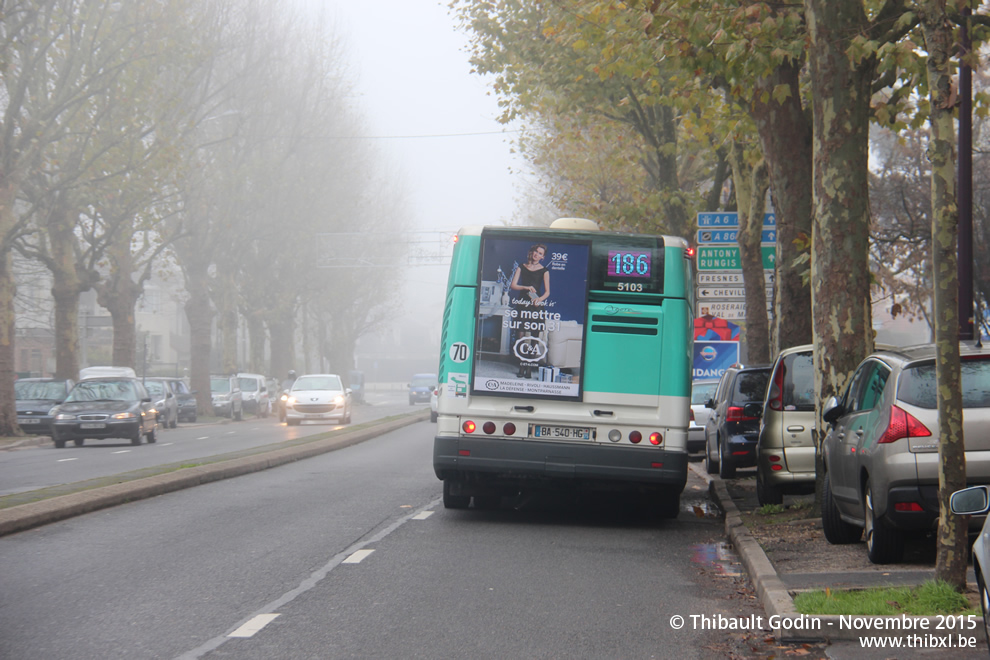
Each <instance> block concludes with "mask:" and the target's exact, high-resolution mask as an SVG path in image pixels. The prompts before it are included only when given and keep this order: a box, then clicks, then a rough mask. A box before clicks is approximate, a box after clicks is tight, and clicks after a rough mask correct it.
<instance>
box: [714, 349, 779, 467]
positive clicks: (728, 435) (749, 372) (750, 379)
mask: <svg viewBox="0 0 990 660" xmlns="http://www.w3.org/2000/svg"><path fill="white" fill-rule="evenodd" d="M769 381H770V367H769V366H768V365H760V366H755V367H744V366H742V365H738V364H737V365H733V366H732V367H729V368H728V369H726V370H725V373H724V374H722V378H721V379H720V380H719V381H718V387H717V388H716V389H715V396H714V397H712V398H711V399H710V400H709V401H708V403H707V404H705V407H707V408H711V410H712V414H711V417H709V418H708V422H707V423H706V424H705V469H706V470H707V471H708V474H715V473H716V472H718V474H719V476H721V477H722V478H723V479H729V478H731V477H734V476H736V468H737V467H752V466H754V465H756V441H757V439H758V438H759V435H760V411H761V410H760V409H761V408H762V407H763V398H764V397H765V396H766V392H767V383H768V382H769Z"/></svg>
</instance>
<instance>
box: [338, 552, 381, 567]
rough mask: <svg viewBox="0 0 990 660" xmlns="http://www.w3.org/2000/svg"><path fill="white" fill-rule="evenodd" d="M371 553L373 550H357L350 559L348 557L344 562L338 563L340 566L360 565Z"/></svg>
mask: <svg viewBox="0 0 990 660" xmlns="http://www.w3.org/2000/svg"><path fill="white" fill-rule="evenodd" d="M372 552H374V550H367V549H365V550H358V551H357V552H355V553H354V554H352V555H351V556H350V557H348V558H347V559H345V560H344V561H342V562H340V563H341V564H360V563H361V562H362V561H363V560H364V558H365V557H367V556H368V555H370V554H371V553H372Z"/></svg>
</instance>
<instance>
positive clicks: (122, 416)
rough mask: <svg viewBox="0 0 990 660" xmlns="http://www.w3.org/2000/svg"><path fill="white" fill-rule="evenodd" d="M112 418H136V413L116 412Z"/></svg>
mask: <svg viewBox="0 0 990 660" xmlns="http://www.w3.org/2000/svg"><path fill="white" fill-rule="evenodd" d="M113 419H137V415H136V414H134V413H132V412H122V413H117V414H116V415H114V416H113Z"/></svg>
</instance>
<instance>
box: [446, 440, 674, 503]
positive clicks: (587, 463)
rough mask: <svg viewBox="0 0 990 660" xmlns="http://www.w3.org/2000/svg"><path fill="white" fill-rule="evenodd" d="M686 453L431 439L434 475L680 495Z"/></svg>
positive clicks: (468, 480) (467, 480)
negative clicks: (637, 489) (650, 490)
mask: <svg viewBox="0 0 990 660" xmlns="http://www.w3.org/2000/svg"><path fill="white" fill-rule="evenodd" d="M687 464H688V455H687V453H686V452H682V451H667V450H665V449H659V448H656V447H616V446H614V445H599V444H572V443H556V442H540V441H533V440H508V439H505V438H497V439H496V438H463V437H458V438H454V437H436V438H435V439H434V443H433V469H434V472H435V473H436V475H437V478H439V479H441V480H445V479H450V480H453V481H458V482H462V483H472V482H474V483H477V484H478V485H479V486H482V485H491V486H496V485H497V486H501V487H506V486H519V487H523V486H526V485H530V486H532V485H537V484H539V483H540V482H543V484H544V485H556V486H566V485H572V486H577V487H585V488H605V489H631V488H643V487H647V488H650V489H663V490H665V491H668V492H677V493H680V492H681V491H682V490H684V485H685V483H686V482H687Z"/></svg>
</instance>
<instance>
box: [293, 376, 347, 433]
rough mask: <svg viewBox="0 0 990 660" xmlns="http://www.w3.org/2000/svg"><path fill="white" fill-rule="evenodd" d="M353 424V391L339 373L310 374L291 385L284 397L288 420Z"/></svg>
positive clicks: (294, 422) (296, 422)
mask: <svg viewBox="0 0 990 660" xmlns="http://www.w3.org/2000/svg"><path fill="white" fill-rule="evenodd" d="M303 421H313V422H333V421H335V422H338V423H340V424H350V423H351V390H350V388H346V387H344V383H343V381H342V380H341V379H340V376H338V375H337V374H308V375H306V376H300V377H299V378H297V379H296V381H295V382H294V383H293V384H292V389H291V390H289V392H288V395H287V397H286V400H285V422H286V424H288V425H289V426H295V425H297V424H299V423H300V422H303Z"/></svg>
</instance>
